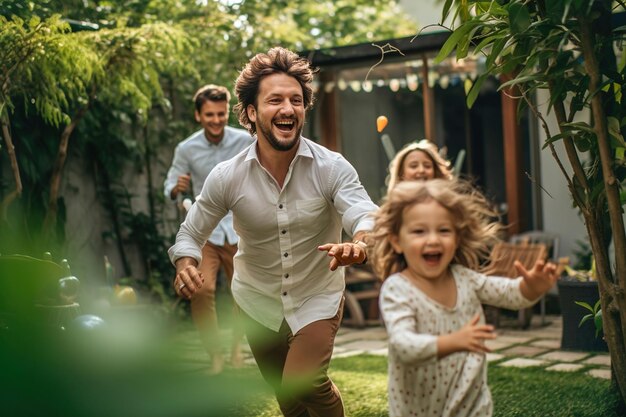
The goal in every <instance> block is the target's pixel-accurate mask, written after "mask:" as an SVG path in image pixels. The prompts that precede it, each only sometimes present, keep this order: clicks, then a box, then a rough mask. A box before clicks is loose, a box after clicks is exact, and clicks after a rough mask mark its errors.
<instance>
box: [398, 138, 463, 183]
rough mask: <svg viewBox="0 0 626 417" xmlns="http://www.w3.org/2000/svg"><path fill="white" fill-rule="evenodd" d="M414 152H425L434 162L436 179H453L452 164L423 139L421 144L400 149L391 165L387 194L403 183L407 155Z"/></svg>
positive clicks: (416, 142) (413, 143) (433, 145)
mask: <svg viewBox="0 0 626 417" xmlns="http://www.w3.org/2000/svg"><path fill="white" fill-rule="evenodd" d="M413 151H421V152H424V153H425V154H426V155H427V156H428V157H429V158H430V159H431V160H432V161H433V168H434V169H435V178H443V179H446V180H449V179H452V172H451V171H450V162H448V161H446V160H445V159H444V158H443V157H442V156H441V155H439V151H438V150H437V145H435V144H434V143H432V142H431V141H429V140H428V139H422V140H420V141H419V142H418V141H415V142H411V143H409V144H408V145H405V146H404V148H402V149H400V150H399V151H398V153H397V154H396V156H394V158H393V159H392V160H391V162H390V163H389V177H388V181H387V192H389V190H391V189H392V188H393V187H395V186H396V185H397V184H398V183H399V182H401V181H402V180H401V178H400V177H401V176H402V165H403V164H404V160H405V159H406V157H407V155H408V154H410V153H411V152H413Z"/></svg>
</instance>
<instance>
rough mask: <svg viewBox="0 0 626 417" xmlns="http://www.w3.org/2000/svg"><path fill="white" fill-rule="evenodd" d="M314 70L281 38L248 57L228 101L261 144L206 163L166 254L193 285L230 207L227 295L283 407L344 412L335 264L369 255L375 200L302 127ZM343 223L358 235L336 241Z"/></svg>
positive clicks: (305, 412)
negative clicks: (204, 250) (336, 358)
mask: <svg viewBox="0 0 626 417" xmlns="http://www.w3.org/2000/svg"><path fill="white" fill-rule="evenodd" d="M312 81H313V71H312V70H311V68H310V65H309V63H308V61H306V60H305V59H303V58H300V57H299V56H298V55H296V54H295V53H293V52H291V51H288V50H286V49H284V48H272V49H271V50H270V51H268V52H267V53H263V54H257V55H256V56H255V57H253V58H252V59H251V60H250V62H249V63H248V64H247V65H246V66H245V67H244V69H243V70H242V72H241V74H240V75H239V77H238V79H237V82H236V88H235V89H236V93H237V98H238V104H237V106H236V107H235V111H236V112H237V114H238V115H239V121H240V123H241V125H242V126H244V127H247V128H248V130H249V131H250V132H251V133H252V134H253V135H255V134H256V136H257V141H256V144H255V146H251V147H250V148H249V149H248V150H247V151H246V152H243V153H241V154H239V155H237V156H236V157H235V158H233V159H231V160H229V161H227V162H224V163H221V164H219V165H218V166H217V167H216V168H215V169H214V170H213V171H211V173H210V174H209V177H208V179H207V181H206V182H205V184H204V187H203V188H202V192H201V194H200V196H199V198H198V200H197V201H196V204H194V205H193V207H192V208H191V211H190V212H189V214H188V216H187V219H186V220H185V222H184V223H183V224H182V225H181V228H180V230H179V232H178V235H177V237H176V244H175V245H174V246H172V247H171V248H170V250H169V255H170V258H171V260H172V262H174V263H175V265H176V271H177V274H176V278H175V285H176V288H177V290H178V291H179V292H180V294H181V295H183V296H185V297H190V296H192V295H193V294H194V293H195V291H197V289H198V288H199V287H201V285H202V278H201V277H200V276H199V274H198V271H197V269H196V265H197V264H198V262H199V261H200V255H201V253H200V247H201V245H202V242H203V241H204V239H205V238H206V236H207V235H208V234H209V233H210V232H211V230H213V228H214V227H215V225H217V223H218V222H219V220H220V219H221V218H222V216H224V215H226V213H227V212H228V211H229V210H231V211H232V212H233V214H234V226H235V230H236V231H237V234H238V235H239V238H240V240H239V248H238V251H237V254H236V255H235V273H234V277H233V284H232V291H233V297H234V298H235V301H236V303H237V304H238V305H239V307H240V308H241V310H242V312H243V314H242V316H244V319H245V325H246V335H247V337H248V343H249V344H250V348H251V350H252V353H253V355H254V357H255V359H256V362H257V365H258V366H259V370H260V371H261V374H262V375H263V377H264V378H265V380H266V381H267V382H268V383H269V384H270V385H271V386H272V387H273V388H274V390H275V392H276V398H277V400H278V403H279V406H280V408H281V411H282V412H283V414H284V415H285V416H294V417H295V416H324V417H339V416H343V415H344V410H343V404H342V401H341V395H340V394H339V391H338V390H337V388H336V387H335V385H334V384H333V382H332V381H331V380H330V378H328V375H327V370H328V364H329V362H330V358H331V354H332V350H333V344H334V339H335V335H336V332H337V329H338V327H339V324H340V322H341V316H342V306H343V290H344V286H345V284H344V270H343V268H339V267H340V266H347V265H351V264H354V263H363V262H365V260H366V259H367V253H366V245H365V244H364V243H363V242H362V239H364V237H365V234H366V232H367V231H369V230H371V228H372V226H373V218H372V217H371V214H372V212H374V211H375V210H376V209H377V207H376V205H375V204H374V203H373V202H372V200H371V199H370V198H369V196H368V195H367V193H366V191H365V189H364V188H363V186H362V185H361V183H360V182H359V178H358V175H357V173H356V171H355V169H354V168H353V167H352V166H351V165H350V164H349V163H348V161H346V160H345V159H344V158H343V157H342V156H341V155H340V154H338V153H336V152H332V151H329V150H328V149H326V148H324V147H322V146H320V145H317V144H316V143H314V142H312V141H310V140H308V139H306V138H304V137H302V136H301V135H300V134H301V132H302V126H303V124H304V120H305V112H306V110H307V109H309V108H310V106H311V104H312V102H313V92H312V86H311V84H312ZM342 227H343V229H345V231H346V232H347V233H348V234H349V235H352V236H353V241H352V242H347V243H329V242H341V233H342ZM329 257H330V261H329Z"/></svg>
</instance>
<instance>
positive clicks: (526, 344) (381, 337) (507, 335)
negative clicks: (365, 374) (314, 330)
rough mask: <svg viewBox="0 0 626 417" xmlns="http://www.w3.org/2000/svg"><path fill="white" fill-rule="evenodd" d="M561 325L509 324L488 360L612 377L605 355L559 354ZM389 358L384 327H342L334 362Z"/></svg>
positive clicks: (551, 319)
mask: <svg viewBox="0 0 626 417" xmlns="http://www.w3.org/2000/svg"><path fill="white" fill-rule="evenodd" d="M561 331H562V322H561V317H560V316H546V318H545V323H544V324H542V323H541V318H540V317H533V322H532V324H531V326H530V328H529V329H527V330H520V329H516V328H515V327H514V326H507V324H506V323H504V324H503V325H502V327H501V328H499V329H498V330H497V331H496V333H497V334H498V337H497V339H495V340H490V341H487V342H486V344H487V346H488V347H489V348H490V349H491V350H492V351H493V352H492V353H489V354H488V355H487V360H488V361H489V362H492V363H494V364H495V365H497V366H512V367H529V366H537V367H542V368H544V369H545V370H546V371H550V372H574V371H580V370H584V371H585V372H586V373H587V374H588V375H590V376H593V377H596V378H605V379H609V378H610V377H611V370H610V367H611V358H610V356H609V355H608V353H604V352H571V351H562V350H560V346H561ZM363 353H367V354H373V355H387V334H386V332H385V329H384V328H383V327H382V326H377V327H368V328H365V329H354V328H349V327H345V326H344V327H341V328H340V329H339V332H338V333H337V337H336V339H335V349H334V351H333V358H341V357H347V356H354V355H360V354H363Z"/></svg>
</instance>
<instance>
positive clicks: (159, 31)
mask: <svg viewBox="0 0 626 417" xmlns="http://www.w3.org/2000/svg"><path fill="white" fill-rule="evenodd" d="M73 36H76V37H78V38H81V41H82V42H84V43H85V44H87V45H89V46H90V48H91V50H93V51H94V52H95V53H96V54H97V56H98V57H99V59H98V62H97V67H98V68H99V69H100V71H98V72H97V73H94V77H92V78H91V79H90V82H89V85H88V87H87V90H88V91H87V94H86V95H85V96H83V97H81V100H78V101H77V102H76V103H74V109H73V112H72V116H71V122H70V123H69V124H67V125H66V127H65V129H64V130H63V132H62V134H61V138H60V142H59V150H58V154H57V158H56V161H55V164H54V167H53V171H52V175H51V179H50V197H49V207H48V211H47V213H46V218H45V221H44V232H48V231H50V230H51V228H52V226H54V224H55V222H56V215H57V202H58V196H59V187H60V184H61V174H62V170H63V167H64V165H65V159H66V157H67V147H68V144H69V138H70V136H71V134H72V132H73V131H74V129H75V128H76V124H77V123H78V122H79V121H80V120H81V119H82V118H83V117H84V115H85V113H86V112H87V111H88V109H89V107H90V105H91V104H92V103H93V102H94V100H96V99H97V100H98V101H100V102H102V103H105V104H107V105H110V106H113V107H120V106H124V105H125V106H130V107H131V108H132V109H134V111H136V112H138V113H143V114H146V113H147V112H148V110H149V109H150V108H151V106H152V104H153V101H154V100H156V99H158V98H160V97H161V96H162V95H163V91H162V89H161V85H160V75H161V74H181V73H184V72H185V71H186V70H187V68H188V67H187V66H186V65H185V62H186V57H187V55H188V54H189V53H190V47H191V45H192V43H191V42H190V40H189V39H188V38H187V36H186V35H185V33H184V32H182V31H181V30H180V29H177V28H175V27H172V26H170V25H166V24H163V23H157V24H149V25H143V26H141V27H139V28H126V29H105V30H100V31H97V32H80V33H77V34H75V35H73Z"/></svg>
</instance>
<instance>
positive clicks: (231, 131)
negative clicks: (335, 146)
mask: <svg viewBox="0 0 626 417" xmlns="http://www.w3.org/2000/svg"><path fill="white" fill-rule="evenodd" d="M229 100H230V92H229V91H228V89H227V88H226V87H222V86H218V85H213V84H209V85H205V86H204V87H201V88H200V89H199V90H198V91H197V92H196V94H194V97H193V101H194V105H195V109H196V110H195V118H196V121H197V122H198V123H199V124H200V126H201V127H202V129H200V130H198V131H197V132H195V133H194V134H192V135H191V136H189V137H188V138H187V139H185V140H183V141H182V142H180V143H179V144H178V145H177V146H176V150H175V151H174V158H173V160H172V166H171V167H170V169H169V171H168V173H167V178H166V180H165V183H164V192H165V196H166V198H171V199H172V200H175V199H177V197H179V199H180V197H182V195H183V194H184V193H188V192H191V191H192V190H191V189H190V185H191V186H192V187H193V195H194V196H196V195H198V194H200V191H201V190H202V185H203V184H204V180H205V179H206V177H207V176H208V175H209V172H211V170H213V168H215V166H216V165H217V164H218V163H220V162H222V161H226V160H228V159H230V158H232V157H233V156H235V155H237V154H238V153H240V152H241V151H243V150H244V149H246V148H247V147H248V146H250V144H252V143H253V142H254V139H253V138H252V136H250V134H249V133H248V132H246V131H245V130H243V129H235V128H232V127H230V126H227V125H226V124H227V123H228V115H229V104H228V103H229ZM190 183H191V184H190ZM238 240H239V238H238V237H237V234H236V233H235V230H234V229H233V218H232V214H231V213H229V214H227V215H226V216H225V217H224V218H223V219H222V221H221V222H220V223H219V224H218V225H217V226H216V227H215V229H214V230H213V233H212V234H211V235H210V236H209V238H208V241H206V243H205V244H204V246H203V248H202V263H201V264H200V267H199V269H200V271H201V272H202V276H203V277H205V278H206V282H205V284H204V285H203V286H202V288H200V289H199V291H198V292H196V293H195V294H194V296H193V297H191V316H192V319H193V321H194V324H195V325H196V327H197V329H198V331H199V332H200V339H201V340H202V343H203V345H204V347H205V349H206V350H207V352H208V353H209V355H211V359H212V360H211V366H212V369H211V372H212V373H219V372H221V371H222V369H223V366H224V358H223V355H222V352H221V341H220V332H219V326H218V324H217V314H216V309H215V290H216V282H217V274H218V272H219V269H220V267H222V268H224V273H225V275H226V278H227V279H228V282H229V284H230V281H231V279H232V276H233V256H235V253H236V252H237V242H238ZM229 286H230V285H229ZM235 313H236V312H235ZM236 316H237V314H235V320H233V323H234V324H233V337H232V345H231V363H232V364H233V366H235V367H239V366H241V365H242V363H243V359H242V355H241V349H240V343H241V339H242V338H243V329H242V328H241V326H237V324H238V323H239V321H238V320H237V319H236Z"/></svg>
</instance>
